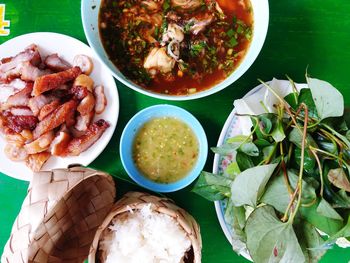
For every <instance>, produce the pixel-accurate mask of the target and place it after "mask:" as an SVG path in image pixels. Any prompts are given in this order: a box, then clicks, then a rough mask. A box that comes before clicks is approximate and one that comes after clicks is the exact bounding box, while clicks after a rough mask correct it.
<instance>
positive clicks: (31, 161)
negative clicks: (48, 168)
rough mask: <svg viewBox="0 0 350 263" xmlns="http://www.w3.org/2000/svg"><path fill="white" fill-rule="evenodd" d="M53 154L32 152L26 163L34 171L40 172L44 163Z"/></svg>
mask: <svg viewBox="0 0 350 263" xmlns="http://www.w3.org/2000/svg"><path fill="white" fill-rule="evenodd" d="M50 156H51V154H50V153H49V152H41V153H36V154H31V155H29V156H28V159H27V162H26V165H27V166H28V167H29V168H30V169H31V170H32V171H33V172H39V171H40V170H41V167H43V165H44V163H46V161H47V160H48V159H49V158H50Z"/></svg>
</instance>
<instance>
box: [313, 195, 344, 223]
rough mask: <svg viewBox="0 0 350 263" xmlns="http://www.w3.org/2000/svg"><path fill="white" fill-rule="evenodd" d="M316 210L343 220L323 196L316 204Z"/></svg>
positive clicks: (321, 213)
mask: <svg viewBox="0 0 350 263" xmlns="http://www.w3.org/2000/svg"><path fill="white" fill-rule="evenodd" d="M316 211H317V213H319V214H320V215H322V216H325V217H328V218H332V219H337V220H341V221H343V218H342V217H341V216H340V215H339V214H338V212H337V211H335V209H334V208H333V207H332V206H331V205H330V204H329V203H328V202H327V201H326V200H325V199H323V198H322V199H321V202H320V203H319V204H318V207H317V210H316Z"/></svg>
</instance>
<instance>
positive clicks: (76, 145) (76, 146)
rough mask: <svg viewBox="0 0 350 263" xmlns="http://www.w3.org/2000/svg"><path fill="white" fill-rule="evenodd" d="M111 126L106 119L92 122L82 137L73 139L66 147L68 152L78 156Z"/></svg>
mask: <svg viewBox="0 0 350 263" xmlns="http://www.w3.org/2000/svg"><path fill="white" fill-rule="evenodd" d="M108 127H109V123H108V122H106V121H105V120H98V121H97V122H95V123H93V124H91V125H90V126H89V128H88V129H87V131H86V133H85V134H84V135H82V136H80V137H77V138H74V139H72V140H71V141H70V142H69V144H68V146H67V149H66V154H67V155H71V156H78V155H79V154H80V153H82V152H84V151H86V150H87V149H88V148H90V147H91V145H93V144H94V143H95V142H96V141H97V140H98V139H99V138H100V137H101V136H102V134H103V133H104V132H105V130H106V129H107V128H108Z"/></svg>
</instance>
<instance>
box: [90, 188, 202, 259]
mask: <svg viewBox="0 0 350 263" xmlns="http://www.w3.org/2000/svg"><path fill="white" fill-rule="evenodd" d="M148 204H151V208H152V210H153V211H156V212H159V213H162V214H166V215H169V216H171V217H173V218H174V219H175V220H176V221H177V222H178V223H179V225H180V226H181V227H182V228H183V229H184V231H185V232H186V233H187V235H188V237H189V238H190V240H191V244H192V250H193V263H200V262H201V257H202V256H201V250H202V239H201V235H200V228H199V225H198V224H197V222H196V221H195V219H194V218H193V217H192V216H191V215H190V214H188V213H187V212H186V211H185V210H184V209H182V208H180V207H178V206H177V205H175V204H174V202H173V201H172V200H171V199H168V198H160V197H157V196H153V195H149V194H147V193H140V192H129V193H127V194H125V195H124V197H123V198H122V199H120V200H119V201H118V202H117V203H115V205H114V206H113V208H112V210H111V212H110V213H109V214H108V215H107V217H106V219H105V220H104V221H103V223H102V225H101V226H100V227H99V228H98V230H97V232H96V235H95V237H94V240H93V243H92V245H91V248H90V254H89V263H95V262H96V263H98V262H100V260H99V254H100V253H99V252H98V246H99V241H100V239H101V236H102V235H103V232H104V231H105V230H106V229H107V228H108V226H109V224H110V223H111V221H112V219H113V218H114V217H116V216H118V215H122V214H124V213H126V212H127V213H129V212H130V211H131V210H140V209H142V208H143V207H144V206H145V205H148Z"/></svg>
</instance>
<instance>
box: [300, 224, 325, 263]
mask: <svg viewBox="0 0 350 263" xmlns="http://www.w3.org/2000/svg"><path fill="white" fill-rule="evenodd" d="M294 230H295V233H296V235H297V237H298V241H299V244H300V246H301V249H302V250H303V253H304V257H305V259H306V260H305V262H307V263H318V262H319V260H320V259H321V257H322V256H323V255H324V254H325V253H326V251H327V250H326V249H321V248H320V247H321V246H322V244H323V239H322V238H321V236H320V234H319V232H318V231H317V229H316V228H315V227H314V226H313V225H311V224H310V223H308V222H307V221H305V220H300V222H297V224H296V227H294Z"/></svg>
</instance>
